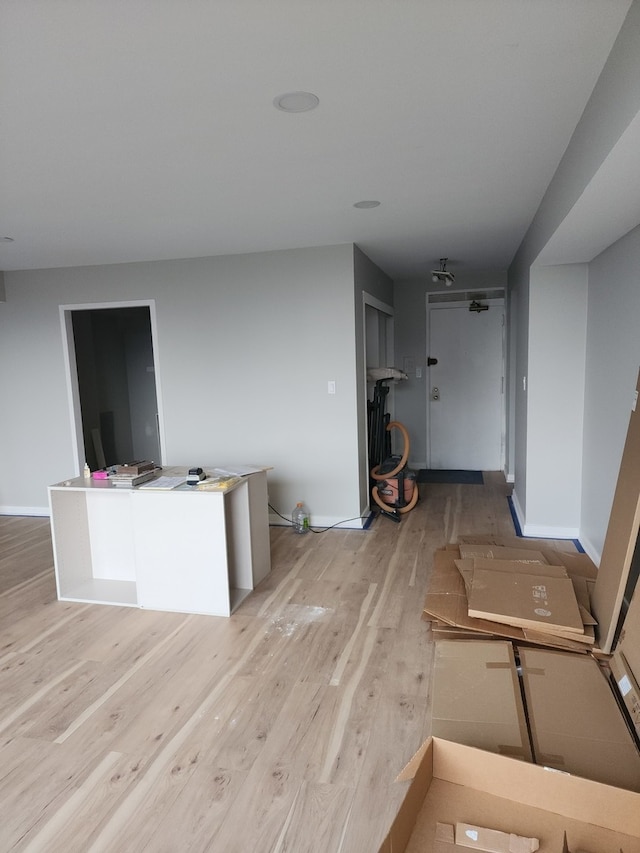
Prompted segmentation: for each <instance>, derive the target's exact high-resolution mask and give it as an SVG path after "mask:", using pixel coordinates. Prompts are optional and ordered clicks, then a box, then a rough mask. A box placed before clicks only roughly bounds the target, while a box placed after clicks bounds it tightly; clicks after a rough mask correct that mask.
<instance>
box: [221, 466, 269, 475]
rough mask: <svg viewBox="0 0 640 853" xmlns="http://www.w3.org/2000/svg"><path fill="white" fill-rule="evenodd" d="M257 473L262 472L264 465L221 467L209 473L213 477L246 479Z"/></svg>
mask: <svg viewBox="0 0 640 853" xmlns="http://www.w3.org/2000/svg"><path fill="white" fill-rule="evenodd" d="M259 471H264V465H223V466H221V467H220V468H213V470H212V472H211V473H212V474H213V476H214V477H248V476H249V474H257V473H258V472H259Z"/></svg>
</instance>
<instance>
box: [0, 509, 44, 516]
mask: <svg viewBox="0 0 640 853" xmlns="http://www.w3.org/2000/svg"><path fill="white" fill-rule="evenodd" d="M49 514H50V513H49V507H48V506H0V515H36V516H42V517H43V518H45V517H46V518H48V517H49Z"/></svg>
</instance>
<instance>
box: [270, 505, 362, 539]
mask: <svg viewBox="0 0 640 853" xmlns="http://www.w3.org/2000/svg"><path fill="white" fill-rule="evenodd" d="M269 509H270V510H271V511H272V512H274V513H275V514H276V515H277V516H278V517H279V518H281V519H282V520H283V521H286V522H288V523H289V524H290V525H291V527H293V522H292V521H291V519H290V518H287V516H286V515H283V514H282V513H281V512H278V510H277V509H276V508H275V507H274V506H272V505H271V504H269ZM369 518H371V514H369V515H356V516H354V517H353V518H343V519H342V521H336V523H335V524H332V525H330V526H329V527H321V528H319V529H318V530H314V529H313V527H309V528H307V529H308V530H310V531H311V532H312V533H326V532H327V530H333V528H334V527H338V526H339V525H340V524H346V523H347V522H348V521H366V520H367V519H369Z"/></svg>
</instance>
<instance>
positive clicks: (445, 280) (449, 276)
mask: <svg viewBox="0 0 640 853" xmlns="http://www.w3.org/2000/svg"><path fill="white" fill-rule="evenodd" d="M448 260H449V259H448V258H440V269H439V270H431V281H432V282H433V283H434V284H438V283H440V284H445V285H446V286H447V287H451V285H452V284H453V282H454V281H455V280H456V277H455V275H454V274H453V273H452V272H448V270H447V261H448Z"/></svg>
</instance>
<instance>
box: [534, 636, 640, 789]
mask: <svg viewBox="0 0 640 853" xmlns="http://www.w3.org/2000/svg"><path fill="white" fill-rule="evenodd" d="M518 651H519V655H520V665H521V671H522V681H523V685H524V694H525V702H526V709H527V717H528V720H529V727H530V730H531V739H532V745H533V753H534V756H535V760H536V762H537V763H538V764H544V765H546V766H549V767H553V768H555V769H556V770H563V771H566V772H569V773H572V774H575V775H577V776H584V777H585V778H587V779H595V780H597V781H598V782H603V783H605V784H608V785H615V786H617V787H619V788H628V789H629V790H633V791H640V754H639V753H638V750H637V747H636V744H635V741H634V739H633V736H632V735H631V732H630V731H629V728H628V727H627V724H626V722H625V720H624V717H623V715H622V713H621V712H620V708H619V707H618V703H617V701H616V699H615V696H614V694H613V692H612V690H611V687H610V685H609V683H608V681H607V679H606V677H605V675H604V673H603V672H602V670H601V669H600V666H599V665H598V664H597V662H596V661H595V660H593V658H591V657H589V656H587V655H584V656H583V655H567V654H565V653H563V652H556V651H551V650H549V649H534V648H520V649H519V650H518Z"/></svg>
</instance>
